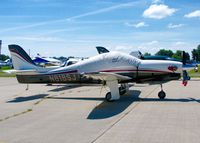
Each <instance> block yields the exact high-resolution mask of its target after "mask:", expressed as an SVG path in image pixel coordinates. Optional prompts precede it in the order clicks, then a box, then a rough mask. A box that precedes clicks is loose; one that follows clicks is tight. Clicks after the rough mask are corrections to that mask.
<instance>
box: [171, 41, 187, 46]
mask: <svg viewBox="0 0 200 143" xmlns="http://www.w3.org/2000/svg"><path fill="white" fill-rule="evenodd" d="M186 44H187V43H185V42H181V41H178V42H175V43H174V45H176V46H182V45H186Z"/></svg>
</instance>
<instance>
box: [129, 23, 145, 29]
mask: <svg viewBox="0 0 200 143" xmlns="http://www.w3.org/2000/svg"><path fill="white" fill-rule="evenodd" d="M125 25H126V26H129V27H135V28H141V27H148V26H149V25H148V24H146V23H145V22H139V23H137V24H132V23H129V22H127V23H125Z"/></svg>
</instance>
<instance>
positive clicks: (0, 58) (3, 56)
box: [0, 54, 9, 61]
mask: <svg viewBox="0 0 200 143" xmlns="http://www.w3.org/2000/svg"><path fill="white" fill-rule="evenodd" d="M7 59H9V56H6V55H4V54H2V55H0V60H2V61H5V60H7Z"/></svg>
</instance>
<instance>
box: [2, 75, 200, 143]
mask: <svg viewBox="0 0 200 143" xmlns="http://www.w3.org/2000/svg"><path fill="white" fill-rule="evenodd" d="M25 89H26V85H22V84H18V83H17V81H16V79H15V78H0V91H1V92H0V143H1V142H3V143H13V142H17V143H18V142H19V143H21V142H24V143H27V142H28V143H43V142H48V143H55V142H62V143H63V142H69V143H71V142H73V143H91V142H102V143H105V142H108V143H112V142H113V143H116V142H119V143H121V142H126V143H128V142H130V143H133V142H137V143H146V142H148V143H155V142H159V143H169V142H175V143H193V142H194V143H197V142H200V136H199V135H200V131H199V128H200V97H199V96H200V94H199V89H200V81H198V80H197V81H191V82H190V83H189V85H188V86H187V87H183V86H181V82H180V81H173V82H169V83H166V84H164V90H165V91H166V93H167V98H166V99H165V100H160V99H158V97H157V93H158V91H159V90H160V87H159V86H158V85H153V84H152V85H148V84H136V85H134V86H132V87H131V88H130V92H129V94H128V95H124V96H122V97H121V99H120V100H119V101H116V102H111V103H108V102H106V101H104V96H105V93H106V92H107V89H105V88H102V87H101V86H84V85H83V86H77V85H53V86H46V85H29V90H28V91H26V90H25Z"/></svg>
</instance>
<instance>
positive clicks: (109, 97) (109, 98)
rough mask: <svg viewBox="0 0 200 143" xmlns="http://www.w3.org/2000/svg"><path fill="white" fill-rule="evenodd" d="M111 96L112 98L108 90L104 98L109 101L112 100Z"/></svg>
mask: <svg viewBox="0 0 200 143" xmlns="http://www.w3.org/2000/svg"><path fill="white" fill-rule="evenodd" d="M111 98H112V95H111V92H108V93H107V94H106V100H107V101H108V102H111V101H112V100H111Z"/></svg>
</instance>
